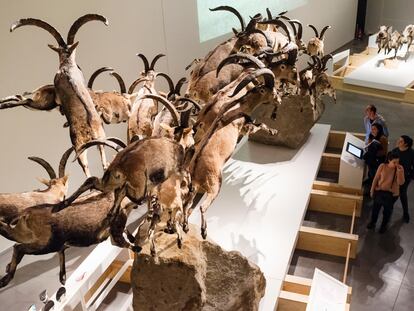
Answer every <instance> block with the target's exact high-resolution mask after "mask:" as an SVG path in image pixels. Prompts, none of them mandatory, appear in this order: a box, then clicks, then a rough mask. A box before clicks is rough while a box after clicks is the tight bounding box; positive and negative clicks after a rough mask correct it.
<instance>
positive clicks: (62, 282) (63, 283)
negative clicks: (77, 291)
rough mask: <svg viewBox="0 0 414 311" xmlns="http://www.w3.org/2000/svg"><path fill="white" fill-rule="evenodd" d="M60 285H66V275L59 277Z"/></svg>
mask: <svg viewBox="0 0 414 311" xmlns="http://www.w3.org/2000/svg"><path fill="white" fill-rule="evenodd" d="M59 281H60V284H62V285H65V283H66V275H61V276H60V277H59Z"/></svg>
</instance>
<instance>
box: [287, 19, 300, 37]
mask: <svg viewBox="0 0 414 311" xmlns="http://www.w3.org/2000/svg"><path fill="white" fill-rule="evenodd" d="M288 23H289V24H291V25H292V28H293V30H294V32H295V36H296V38H298V39H299V40H302V36H303V26H302V23H301V22H300V21H298V20H297V19H291V20H290V21H288ZM295 25H298V28H297V29H296V26H295Z"/></svg>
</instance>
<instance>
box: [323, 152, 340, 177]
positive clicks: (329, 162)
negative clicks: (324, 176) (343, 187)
mask: <svg viewBox="0 0 414 311" xmlns="http://www.w3.org/2000/svg"><path fill="white" fill-rule="evenodd" d="M340 164H341V155H340V154H336V153H327V152H324V153H323V154H322V159H321V165H320V167H319V170H320V171H322V172H329V173H339V166H340Z"/></svg>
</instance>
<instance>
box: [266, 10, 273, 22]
mask: <svg viewBox="0 0 414 311" xmlns="http://www.w3.org/2000/svg"><path fill="white" fill-rule="evenodd" d="M266 13H267V19H268V20H269V21H270V20H272V19H273V16H272V12H271V11H270V9H269V8H266Z"/></svg>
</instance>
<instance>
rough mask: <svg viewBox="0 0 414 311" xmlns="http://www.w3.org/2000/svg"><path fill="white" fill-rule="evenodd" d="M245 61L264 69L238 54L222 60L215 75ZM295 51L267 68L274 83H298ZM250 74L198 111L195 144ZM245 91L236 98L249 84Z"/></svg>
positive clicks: (254, 58)
mask: <svg viewBox="0 0 414 311" xmlns="http://www.w3.org/2000/svg"><path fill="white" fill-rule="evenodd" d="M240 59H241V60H244V61H247V62H246V63H245V64H249V65H252V66H254V67H256V68H262V69H263V68H266V65H265V64H264V63H263V62H261V61H260V60H258V59H257V58H256V57H254V56H252V55H248V54H243V53H238V54H234V55H231V56H229V57H227V58H226V59H224V60H223V61H222V62H221V63H220V64H219V66H218V68H217V74H220V71H221V70H223V69H225V68H226V67H227V66H229V65H228V64H230V66H231V65H232V64H231V63H232V62H234V61H237V60H240ZM295 62H296V51H295V50H292V51H291V52H290V55H289V56H288V58H287V59H282V60H279V61H276V62H274V63H269V64H268V68H270V70H272V72H273V74H274V79H275V81H276V82H278V83H281V82H282V81H288V82H290V83H293V84H296V83H297V82H298V74H297V70H296V65H295ZM251 73H252V69H247V70H245V71H244V72H243V73H242V74H240V75H239V77H238V78H237V79H236V80H234V81H233V82H232V83H230V84H228V85H227V86H225V87H224V88H222V89H221V90H219V91H218V92H217V94H215V95H214V96H213V97H212V99H211V100H210V102H208V103H207V104H206V105H205V106H204V107H203V109H202V110H201V111H200V114H199V117H198V119H197V122H196V125H195V130H196V135H195V142H196V143H198V142H199V141H200V140H201V139H202V138H203V137H204V135H205V133H206V131H207V130H208V129H209V127H210V126H211V124H212V122H213V121H214V120H215V119H216V117H217V116H218V115H219V113H220V110H221V108H222V107H223V106H224V105H225V104H226V103H227V102H229V101H230V102H232V101H234V100H235V99H237V98H233V97H232V96H233V95H232V94H234V92H235V89H236V88H238V87H240V85H241V84H240V82H241V81H243V80H245V78H246V77H247V76H249V75H250V74H251ZM244 87H245V89H244V90H243V91H241V90H238V92H237V96H239V97H240V96H243V95H244V93H245V92H246V91H247V90H249V88H251V86H250V85H249V84H247V85H244Z"/></svg>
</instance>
